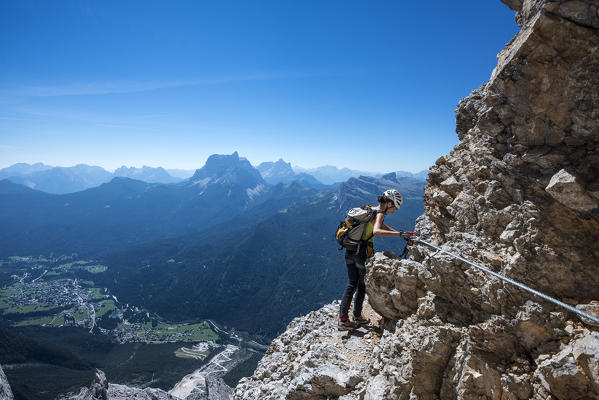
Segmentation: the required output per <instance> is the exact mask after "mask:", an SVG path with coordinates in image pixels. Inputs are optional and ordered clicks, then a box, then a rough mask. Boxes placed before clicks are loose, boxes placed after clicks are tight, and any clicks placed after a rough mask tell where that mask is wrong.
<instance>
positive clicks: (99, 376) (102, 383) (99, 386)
mask: <svg viewBox="0 0 599 400" xmlns="http://www.w3.org/2000/svg"><path fill="white" fill-rule="evenodd" d="M68 399H69V400H128V399H136V400H178V398H177V397H173V396H171V395H169V394H168V393H166V392H165V391H164V390H160V389H152V388H146V389H139V388H134V387H129V386H125V385H115V384H112V383H108V379H106V375H105V374H104V372H102V371H100V370H99V369H96V372H95V375H94V379H93V381H92V383H91V385H90V387H89V388H83V389H81V391H80V392H79V394H77V395H74V396H72V397H69V398H68Z"/></svg>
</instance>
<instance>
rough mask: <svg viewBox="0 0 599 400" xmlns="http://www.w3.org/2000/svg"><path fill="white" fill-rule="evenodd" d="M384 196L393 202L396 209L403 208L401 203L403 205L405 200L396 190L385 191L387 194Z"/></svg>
mask: <svg viewBox="0 0 599 400" xmlns="http://www.w3.org/2000/svg"><path fill="white" fill-rule="evenodd" d="M383 195H384V196H385V197H386V198H388V199H389V200H391V201H392V202H393V205H394V206H395V208H397V209H398V210H399V207H401V203H403V198H402V197H401V194H400V193H399V192H398V191H397V190H395V189H389V190H385V193H383Z"/></svg>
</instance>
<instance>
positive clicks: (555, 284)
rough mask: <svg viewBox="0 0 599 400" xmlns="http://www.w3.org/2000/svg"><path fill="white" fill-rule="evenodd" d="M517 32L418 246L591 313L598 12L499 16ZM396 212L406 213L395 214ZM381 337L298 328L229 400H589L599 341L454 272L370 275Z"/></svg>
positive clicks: (447, 159)
mask: <svg viewBox="0 0 599 400" xmlns="http://www.w3.org/2000/svg"><path fill="white" fill-rule="evenodd" d="M504 2H505V3H506V4H507V5H509V6H510V7H511V8H512V9H514V10H515V11H516V21H517V22H518V24H519V26H520V27H521V31H520V32H519V33H518V34H517V35H516V36H515V37H514V38H513V39H512V41H511V42H510V43H509V44H508V45H507V46H506V48H505V49H504V50H503V51H501V53H499V55H498V64H497V66H496V68H495V70H494V71H493V73H492V76H491V79H490V80H489V82H488V83H486V84H485V85H483V86H482V87H480V88H479V89H477V90H475V91H473V92H472V93H471V95H470V96H469V97H467V98H465V99H463V100H462V101H461V102H460V103H459V105H458V109H457V111H456V122H457V126H456V132H457V134H458V136H459V138H460V143H459V144H458V145H457V146H456V147H455V148H454V149H453V151H452V152H451V153H450V154H449V155H447V156H444V157H441V158H439V159H438V160H437V162H436V163H435V165H433V166H432V167H431V168H430V174H429V177H428V186H427V187H426V189H425V215H423V216H422V217H421V218H420V219H419V221H418V224H417V230H418V231H419V232H420V233H421V234H422V237H423V239H425V240H427V241H430V242H433V243H436V244H438V245H441V246H442V247H443V248H445V249H447V250H450V251H452V252H455V253H459V254H461V255H462V256H464V257H466V258H468V259H470V260H472V261H474V262H477V263H480V264H483V265H485V266H487V267H488V268H491V269H492V270H494V271H496V272H498V273H501V274H503V275H506V276H508V277H510V278H512V279H514V280H516V281H520V282H522V283H524V284H525V285H528V286H530V287H533V288H535V289H537V290H540V291H542V292H544V293H546V294H548V295H550V296H553V297H556V298H558V299H560V300H562V301H564V302H566V303H568V304H571V305H573V306H577V307H579V308H583V309H585V310H586V311H588V312H590V313H597V310H598V309H599V304H597V303H596V301H597V300H599V245H598V243H599V1H597V0H576V1H574V0H572V1H565V0H562V1H551V0H504ZM400 212H401V211H400ZM368 269H369V271H368V275H367V293H368V296H369V303H370V306H371V307H372V308H373V309H374V311H376V312H377V313H378V314H379V315H381V316H382V319H381V320H380V324H379V325H380V326H379V327H377V328H376V329H375V328H374V327H370V328H369V329H361V330H360V331H357V332H354V334H352V335H349V336H347V335H346V334H342V333H339V332H337V331H336V329H335V326H334V324H335V319H336V306H335V305H331V306H326V307H324V308H323V309H321V310H319V311H317V312H314V313H311V314H310V315H308V316H306V317H303V318H300V319H296V320H294V321H293V322H292V323H291V324H290V325H289V327H288V330H287V331H286V332H285V333H284V334H283V335H281V336H280V337H279V338H277V339H275V340H274V341H273V343H272V345H271V347H270V349H269V351H268V352H267V354H266V356H265V357H264V359H263V360H262V361H261V363H260V364H259V366H258V368H257V370H256V372H255V374H254V375H253V376H252V377H251V378H246V379H243V380H242V381H241V382H240V384H239V385H238V386H237V388H236V390H235V394H234V398H235V399H282V398H287V399H311V398H343V399H497V400H508V399H509V400H511V399H529V398H534V399H599V330H598V328H597V327H596V326H592V325H590V324H588V323H587V322H588V321H586V322H585V321H581V320H580V319H578V318H577V316H576V315H575V314H573V313H570V312H568V311H565V310H563V309H561V308H558V307H556V306H554V305H553V304H552V303H548V302H546V301H544V300H540V299H538V298H535V297H533V296H532V295H530V294H529V293H527V292H524V291H522V290H520V289H517V288H515V287H513V286H510V285H509V284H507V283H504V282H503V281H501V280H499V279H496V278H493V277H491V276H489V275H486V274H485V273H483V272H481V271H479V270H477V269H474V268H471V267H469V266H468V265H467V264H464V263H462V262H460V261H458V260H456V259H453V258H451V257H449V256H446V255H443V254H439V253H438V252H437V253H435V251H434V250H432V249H430V248H428V247H426V246H424V245H418V246H416V247H415V248H414V249H413V251H412V257H411V259H410V260H401V259H399V258H397V257H395V256H394V255H393V254H381V253H378V254H377V255H376V256H375V257H374V258H373V259H372V260H371V262H370V263H369V265H368Z"/></svg>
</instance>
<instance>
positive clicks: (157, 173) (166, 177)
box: [112, 165, 181, 183]
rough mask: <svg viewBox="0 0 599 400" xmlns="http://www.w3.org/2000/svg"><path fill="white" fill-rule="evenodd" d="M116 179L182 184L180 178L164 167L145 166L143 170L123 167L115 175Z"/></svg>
mask: <svg viewBox="0 0 599 400" xmlns="http://www.w3.org/2000/svg"><path fill="white" fill-rule="evenodd" d="M112 175H113V176H115V177H121V178H131V179H137V180H139V181H144V182H148V183H175V182H180V181H181V179H180V178H176V177H174V176H171V175H170V174H169V173H168V172H167V171H166V170H165V169H164V168H162V167H157V168H153V167H148V166H147V165H144V166H143V167H141V168H135V167H126V166H124V165H123V166H122V167H120V168H117V169H116V170H115V171H114V172H113V174H112Z"/></svg>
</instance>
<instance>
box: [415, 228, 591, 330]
mask: <svg viewBox="0 0 599 400" xmlns="http://www.w3.org/2000/svg"><path fill="white" fill-rule="evenodd" d="M412 241H414V242H419V243H422V244H425V245H427V246H430V247H432V248H435V249H437V250H439V251H441V252H443V253H445V254H448V255H450V256H452V257H454V258H456V259H458V260H460V261H463V262H465V263H467V264H469V265H472V266H473V267H475V268H478V269H480V270H481V271H484V272H486V273H488V274H491V275H493V276H495V277H497V278H499V279H501V280H503V281H506V282H508V283H511V284H512V285H514V286H517V287H519V288H520V289H523V290H526V291H527V292H529V293H532V294H534V295H535V296H538V297H540V298H542V299H545V300H547V301H550V302H551V303H553V304H556V305H558V306H560V307H563V308H565V309H566V310H568V311H572V312H573V313H576V314H578V315H580V316H581V317H583V318H586V319H589V320H591V321H593V322H595V323H597V324H599V318H597V317H595V316H593V315H591V314H589V313H586V312H584V311H581V310H579V309H577V308H576V307H572V306H571V305H569V304H566V303H564V302H562V301H559V300H557V299H554V298H553V297H551V296H547V295H546V294H545V293H541V292H539V291H538V290H535V289H532V288H529V287H528V286H526V285H523V284H521V283H519V282H516V281H515V280H513V279H510V278H508V277H506V276H503V275H501V274H498V273H497V272H495V271H491V270H490V269H488V268H486V267H483V266H482V265H478V264H476V263H473V262H472V261H470V260H467V259H465V258H464V257H461V256H459V255H457V254H454V253H452V252H450V251H447V250H445V249H443V248H441V247H439V246H437V245H434V244H432V243H429V242H426V241H424V240H422V239H418V238H415V239H412Z"/></svg>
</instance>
